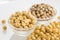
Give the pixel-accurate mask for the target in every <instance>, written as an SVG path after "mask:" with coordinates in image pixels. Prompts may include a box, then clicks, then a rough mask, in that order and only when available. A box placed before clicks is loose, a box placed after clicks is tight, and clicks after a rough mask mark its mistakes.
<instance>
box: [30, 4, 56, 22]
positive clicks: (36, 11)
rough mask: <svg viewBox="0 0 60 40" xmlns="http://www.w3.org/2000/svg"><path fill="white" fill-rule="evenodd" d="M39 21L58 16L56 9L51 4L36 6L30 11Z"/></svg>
mask: <svg viewBox="0 0 60 40" xmlns="http://www.w3.org/2000/svg"><path fill="white" fill-rule="evenodd" d="M29 11H30V12H31V14H32V15H34V16H35V17H36V18H37V19H38V20H41V21H44V20H49V19H51V18H53V16H55V15H56V11H55V8H53V7H52V6H51V5H49V4H45V3H41V4H34V5H32V7H31V8H30V10H29Z"/></svg>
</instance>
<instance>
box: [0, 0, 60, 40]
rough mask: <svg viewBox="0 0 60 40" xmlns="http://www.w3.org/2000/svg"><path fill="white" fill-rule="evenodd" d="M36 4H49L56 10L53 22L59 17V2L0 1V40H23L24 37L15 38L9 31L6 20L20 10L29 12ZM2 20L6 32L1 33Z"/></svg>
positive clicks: (30, 0) (41, 0) (50, 0)
mask: <svg viewBox="0 0 60 40" xmlns="http://www.w3.org/2000/svg"><path fill="white" fill-rule="evenodd" d="M36 3H47V4H51V5H52V6H53V7H55V9H56V11H57V12H56V16H55V17H54V19H53V20H55V19H56V17H57V16H58V15H60V5H59V4H60V0H13V1H12V0H11V1H0V40H25V38H26V37H22V36H17V35H15V34H14V32H13V31H12V30H11V28H10V26H9V23H8V19H9V16H10V15H11V14H12V13H14V12H16V11H22V10H26V11H27V10H29V8H30V7H31V5H33V4H36ZM2 19H6V24H5V25H6V26H7V31H6V32H3V31H2V27H3V26H4V25H3V24H2V23H1V20H2Z"/></svg>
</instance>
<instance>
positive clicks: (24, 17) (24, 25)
mask: <svg viewBox="0 0 60 40" xmlns="http://www.w3.org/2000/svg"><path fill="white" fill-rule="evenodd" d="M9 22H10V24H11V25H13V26H14V27H16V28H18V29H23V30H24V29H25V30H28V29H31V28H32V27H33V26H34V25H35V24H36V22H37V20H36V18H35V17H34V16H33V15H31V13H30V12H26V11H22V12H16V13H15V14H13V15H12V16H11V17H10V20H9Z"/></svg>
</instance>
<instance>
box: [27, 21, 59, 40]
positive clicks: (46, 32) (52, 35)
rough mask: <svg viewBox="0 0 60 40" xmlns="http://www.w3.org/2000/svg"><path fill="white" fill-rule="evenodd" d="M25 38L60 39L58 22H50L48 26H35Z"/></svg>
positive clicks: (31, 39)
mask: <svg viewBox="0 0 60 40" xmlns="http://www.w3.org/2000/svg"><path fill="white" fill-rule="evenodd" d="M27 40H60V22H56V21H54V22H52V23H50V24H49V25H48V26H46V25H41V26H37V28H36V29H35V30H34V32H32V33H31V35H29V36H28V38H27Z"/></svg>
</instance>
